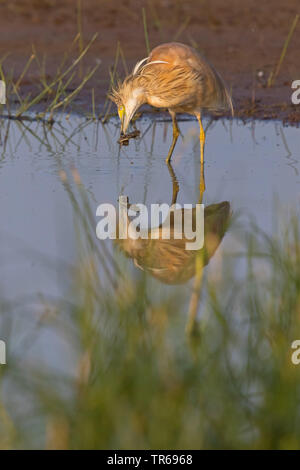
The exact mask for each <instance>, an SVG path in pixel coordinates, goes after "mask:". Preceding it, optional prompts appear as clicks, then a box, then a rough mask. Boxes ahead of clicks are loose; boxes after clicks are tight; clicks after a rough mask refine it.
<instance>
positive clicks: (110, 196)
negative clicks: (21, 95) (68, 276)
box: [0, 115, 300, 298]
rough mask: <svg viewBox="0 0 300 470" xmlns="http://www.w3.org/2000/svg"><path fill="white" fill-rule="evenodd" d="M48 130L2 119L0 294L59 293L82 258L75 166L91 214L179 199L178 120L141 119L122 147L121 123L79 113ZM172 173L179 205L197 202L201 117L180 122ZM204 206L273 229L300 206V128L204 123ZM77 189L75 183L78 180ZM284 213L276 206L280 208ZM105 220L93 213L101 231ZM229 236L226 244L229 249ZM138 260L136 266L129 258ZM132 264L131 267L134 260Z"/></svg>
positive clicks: (44, 127) (26, 123)
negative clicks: (224, 207)
mask: <svg viewBox="0 0 300 470" xmlns="http://www.w3.org/2000/svg"><path fill="white" fill-rule="evenodd" d="M60 119H61V120H60V122H59V123H56V124H54V126H53V127H52V128H49V127H47V126H45V125H43V124H42V123H36V122H32V123H28V122H25V123H20V122H15V121H6V120H3V121H2V122H1V147H0V151H1V160H0V185H1V198H0V213H1V218H2V228H1V230H0V236H1V245H0V259H1V279H2V282H1V289H2V290H3V292H5V297H6V298H7V297H8V298H16V297H19V296H24V295H25V296H26V295H29V294H35V293H37V292H44V293H45V294H52V295H56V294H58V293H59V291H60V284H61V281H62V280H61V278H60V276H61V272H60V268H59V266H60V263H61V262H62V261H63V262H66V263H72V262H73V261H74V260H75V257H76V237H75V232H74V219H76V214H75V213H74V210H73V208H72V204H71V202H70V197H69V195H68V192H67V191H66V188H65V186H64V185H63V183H62V179H61V175H62V170H63V171H65V172H66V173H67V175H69V174H70V169H72V168H76V169H77V170H78V173H79V175H80V178H81V181H82V183H83V185H84V188H85V189H86V191H87V192H88V195H89V199H90V202H91V207H92V210H93V212H94V213H95V212H96V208H97V206H98V205H99V204H100V203H104V202H105V203H112V204H114V205H115V206H116V205H117V200H118V197H119V195H120V194H126V195H128V197H129V200H130V202H131V203H138V202H140V203H145V204H146V205H150V204H151V203H162V202H166V203H169V204H170V203H171V200H172V188H173V183H172V178H171V174H170V171H169V170H168V167H167V165H166V164H165V157H166V155H167V152H168V147H169V144H170V141H171V136H172V127H171V123H170V122H164V121H162V120H161V119H158V120H156V121H155V122H153V121H150V120H149V119H143V120H140V121H139V122H138V127H139V129H140V130H141V138H139V139H137V140H135V141H133V140H131V141H130V144H129V146H128V147H124V146H123V147H122V148H121V149H120V148H119V145H118V143H117V139H118V135H119V134H118V132H119V125H118V122H117V121H114V120H112V121H111V122H110V123H108V124H106V125H105V126H103V125H101V124H99V123H95V122H89V121H85V120H83V119H81V118H79V117H77V116H71V117H70V118H69V119H66V116H64V115H62V116H61V118H60ZM179 124H180V129H181V132H182V134H183V136H184V139H182V138H179V140H178V143H177V146H176V148H175V152H174V155H173V159H172V167H173V170H174V173H175V175H176V178H177V180H178V183H179V188H180V189H179V193H178V197H177V202H178V203H181V204H184V203H192V204H195V203H196V202H197V201H198V198H199V173H200V163H199V143H198V134H197V133H198V127H197V123H196V121H184V120H183V121H181V122H180V123H179ZM205 125H206V126H207V127H208V129H207V135H206V148H205V162H206V164H205V180H206V191H205V193H204V198H203V203H204V204H205V205H209V204H215V203H220V202H222V201H229V203H230V207H231V211H232V213H233V214H237V213H241V214H242V215H243V216H247V217H250V218H254V219H255V221H256V223H257V225H258V227H259V228H261V229H262V230H264V231H265V232H267V233H272V229H273V226H274V217H275V219H276V214H278V207H280V210H281V211H286V210H289V209H294V210H298V208H299V202H300V175H299V171H300V163H299V162H300V155H299V129H297V128H294V127H283V126H282V124H281V123H277V122H252V123H248V124H243V123H242V122H241V121H238V120H233V121H226V120H224V121H222V120H219V121H214V122H209V121H208V120H206V121H205ZM70 182H71V183H70V184H71V186H72V185H73V186H76V184H75V183H74V181H73V179H72V178H70ZM275 209H276V210H275ZM96 223H97V219H96V217H95V228H96ZM229 243H230V235H226V236H225V238H224V240H223V241H222V249H226V246H227V244H229ZM128 262H129V263H130V261H128ZM131 264H132V263H131Z"/></svg>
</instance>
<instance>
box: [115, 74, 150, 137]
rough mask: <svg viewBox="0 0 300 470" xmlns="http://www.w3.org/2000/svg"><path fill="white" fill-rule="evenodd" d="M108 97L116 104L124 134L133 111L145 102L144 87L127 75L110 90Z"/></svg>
mask: <svg viewBox="0 0 300 470" xmlns="http://www.w3.org/2000/svg"><path fill="white" fill-rule="evenodd" d="M110 99H111V100H112V101H114V102H115V103H116V105H117V106H118V114H119V118H120V121H121V134H125V133H126V131H127V129H128V126H129V124H130V121H131V119H132V118H133V116H134V114H135V112H136V111H137V109H138V108H139V107H140V106H141V105H142V104H143V103H145V102H146V99H145V92H144V89H143V88H142V87H141V86H139V84H138V83H137V81H136V80H134V77H128V78H127V79H125V81H124V82H123V83H121V84H119V85H118V88H117V89H114V90H113V91H112V93H111V95H110Z"/></svg>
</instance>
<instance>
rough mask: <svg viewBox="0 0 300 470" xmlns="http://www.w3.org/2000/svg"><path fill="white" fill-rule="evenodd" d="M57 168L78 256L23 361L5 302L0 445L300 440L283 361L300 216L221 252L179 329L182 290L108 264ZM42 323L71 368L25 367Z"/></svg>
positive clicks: (48, 303)
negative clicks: (59, 341) (216, 272)
mask: <svg viewBox="0 0 300 470" xmlns="http://www.w3.org/2000/svg"><path fill="white" fill-rule="evenodd" d="M61 176H62V181H63V184H64V185H65V188H66V190H67V191H68V193H69V196H70V199H71V201H72V204H73V207H74V211H75V213H76V230H77V235H78V263H77V265H76V266H74V267H73V269H72V270H71V271H70V273H69V275H70V277H71V279H72V283H71V284H72V285H71V287H66V293H65V297H64V299H60V300H56V301H54V300H51V299H49V300H44V310H43V314H42V315H41V316H40V318H39V321H38V323H37V325H36V326H35V328H33V330H34V332H33V333H28V338H27V339H26V338H25V340H24V338H23V340H24V341H23V343H22V345H23V346H22V348H23V349H21V356H22V360H20V345H17V346H18V347H15V349H14V348H13V347H12V346H11V341H10V338H11V337H12V335H13V332H14V330H15V328H16V325H15V322H16V320H15V318H14V317H13V316H12V312H13V311H14V309H15V306H14V305H9V304H6V303H5V302H4V301H2V302H1V304H0V308H1V334H2V333H3V332H5V333H6V337H7V338H8V341H7V347H8V364H7V365H6V366H0V397H1V398H0V417H1V419H0V445H1V447H2V448H67V449H82V448H83V449H86V448H89V449H93V448H105V449H110V448H112V449H113V448H117V449H130V448H138V449H164V448H167V449H168V448H169V449H217V448H226V449H231V448H235V449H239V448H259V449H283V448H300V441H299V436H300V419H299V418H300V417H299V411H300V407H299V401H300V383H299V374H300V366H298V367H297V366H295V365H293V364H292V362H291V355H292V352H293V350H292V349H291V343H292V341H294V340H295V339H299V338H300V316H299V314H300V233H299V225H298V220H296V219H293V220H291V221H290V224H289V225H287V226H286V229H285V230H284V233H280V236H279V234H274V237H272V238H268V237H266V236H265V235H264V234H261V233H259V232H258V231H254V230H253V233H252V234H250V235H249V237H248V238H249V239H248V242H247V247H246V249H245V250H244V252H241V253H240V254H239V255H238V256H235V257H233V256H232V255H228V257H226V256H224V260H223V268H222V273H221V274H222V275H221V276H220V279H219V280H218V281H216V280H213V279H209V278H206V279H204V283H203V285H202V294H201V296H200V304H201V305H202V307H201V316H200V318H199V320H198V328H197V331H196V332H194V334H193V335H187V334H186V332H185V327H186V321H187V315H186V303H185V301H184V299H183V298H182V296H181V294H180V292H181V291H180V290H178V289H177V288H173V290H169V291H168V292H169V294H168V296H165V297H164V298H163V300H162V299H160V300H159V301H158V300H157V296H155V295H154V293H153V284H151V283H150V284H149V279H148V278H147V276H146V275H144V274H143V273H142V274H141V275H140V276H139V277H138V278H134V277H133V276H132V275H131V273H130V272H127V271H124V264H122V260H121V261H120V259H119V258H118V256H116V259H114V260H112V259H111V258H110V255H109V253H108V252H107V251H106V250H105V249H104V246H103V245H102V244H101V243H100V242H99V241H98V240H96V238H95V235H94V233H95V227H94V221H93V220H94V219H93V214H92V213H91V211H90V208H89V206H88V202H87V199H86V196H85V193H84V191H83V188H82V187H81V184H80V179H79V175H78V174H77V173H76V172H74V174H73V176H74V178H75V180H76V179H77V183H78V185H77V189H76V191H74V190H72V189H71V186H70V185H69V184H68V179H67V176H66V175H65V174H62V175H61ZM77 191H78V192H77ZM75 193H76V194H75ZM241 258H242V259H243V260H244V262H245V265H246V270H245V275H244V276H243V277H241V276H240V274H237V270H236V263H238V262H239V261H240V259H241ZM100 265H101V266H102V268H103V267H104V268H105V269H106V270H107V283H106V284H105V285H104V284H103V280H102V279H101V278H100V276H99V266H100ZM112 266H113V267H114V269H111V267H112ZM151 286H152V287H151ZM5 312H6V314H5ZM13 318H14V319H13ZM43 328H46V329H47V328H48V329H50V330H52V331H53V332H55V334H57V335H59V336H60V337H61V338H63V341H64V344H65V346H66V349H67V350H69V353H68V354H67V357H61V361H62V363H63V362H64V361H65V360H66V361H67V362H68V363H69V366H70V367H69V372H68V373H63V372H62V371H59V370H58V369H57V370H56V369H55V368H54V369H53V368H51V367H49V366H47V364H39V363H38V362H37V361H35V362H34V363H33V364H32V363H30V361H28V362H27V361H26V352H27V350H29V349H30V345H31V343H32V342H33V341H34V338H35V334H36V333H37V334H39V332H40V330H41V329H43ZM15 346H16V345H15ZM17 351H19V352H18V353H17ZM70 351H71V352H70Z"/></svg>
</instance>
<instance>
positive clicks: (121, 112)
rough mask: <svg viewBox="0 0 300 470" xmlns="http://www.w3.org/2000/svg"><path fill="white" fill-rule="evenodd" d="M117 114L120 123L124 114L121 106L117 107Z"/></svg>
mask: <svg viewBox="0 0 300 470" xmlns="http://www.w3.org/2000/svg"><path fill="white" fill-rule="evenodd" d="M118 114H119V118H120V120H121V121H122V119H123V116H124V114H125V108H124V106H123V105H121V106H119V108H118Z"/></svg>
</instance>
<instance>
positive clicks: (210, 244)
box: [116, 166, 230, 284]
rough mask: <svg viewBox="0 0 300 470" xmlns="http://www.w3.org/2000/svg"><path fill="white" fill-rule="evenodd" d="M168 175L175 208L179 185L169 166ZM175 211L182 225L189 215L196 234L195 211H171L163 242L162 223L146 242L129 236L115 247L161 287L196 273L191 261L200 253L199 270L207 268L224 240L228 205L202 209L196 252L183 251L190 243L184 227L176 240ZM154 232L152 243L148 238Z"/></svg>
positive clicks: (149, 233)
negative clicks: (201, 234) (199, 244)
mask: <svg viewBox="0 0 300 470" xmlns="http://www.w3.org/2000/svg"><path fill="white" fill-rule="evenodd" d="M169 171H170V174H171V176H172V182H173V194H172V204H175V203H176V200H177V194H178V191H179V185H178V182H177V179H176V177H175V173H174V171H173V168H172V167H171V166H169ZM129 207H130V205H129ZM176 210H177V211H181V217H182V220H183V221H184V218H185V217H186V216H187V211H189V212H190V213H189V217H191V220H192V226H193V227H192V229H193V232H194V233H196V229H197V227H196V208H192V209H185V208H180V209H175V210H174V209H172V208H171V209H170V211H169V213H168V215H167V217H166V219H168V218H169V219H168V224H167V225H168V226H169V227H170V232H169V234H170V236H169V237H168V239H165V238H164V226H165V221H164V222H163V223H162V224H161V225H159V226H158V227H152V228H150V229H149V230H148V237H147V239H143V238H138V239H135V238H133V237H130V233H129V234H128V237H127V238H126V239H120V238H117V239H116V243H117V245H118V247H119V248H120V249H121V251H122V252H123V253H124V254H125V255H126V256H128V257H130V258H132V260H133V262H134V264H135V266H136V267H138V268H139V269H141V270H143V271H145V272H147V273H149V274H150V275H151V276H153V277H155V278H156V279H158V280H159V281H161V282H163V283H165V284H183V283H185V282H187V281H188V280H189V279H191V278H192V277H193V276H194V275H195V272H196V262H195V261H196V257H197V255H198V254H199V252H202V266H205V265H207V264H208V262H209V260H210V258H211V257H212V256H213V255H214V253H215V251H216V249H217V248H218V246H219V245H220V243H221V241H222V239H223V237H224V234H225V232H226V230H227V227H228V222H229V218H230V204H229V202H227V201H223V202H220V203H217V204H211V205H209V206H207V207H205V208H204V245H203V247H202V248H201V249H200V250H199V249H198V250H187V249H186V244H187V243H190V242H193V239H192V240H191V239H188V238H187V237H186V236H185V233H184V231H183V229H182V227H183V226H184V223H182V224H181V226H180V227H181V234H180V236H181V238H179V236H178V235H179V234H178V226H177V225H176V224H175V223H174V221H175V219H176V217H175V215H174V214H175V212H176ZM166 219H165V220H166ZM129 222H130V220H129V216H128V215H127V221H126V223H128V224H129ZM154 231H155V232H156V237H157V238H156V239H154V237H152V235H153V233H154ZM195 239H196V235H195Z"/></svg>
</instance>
